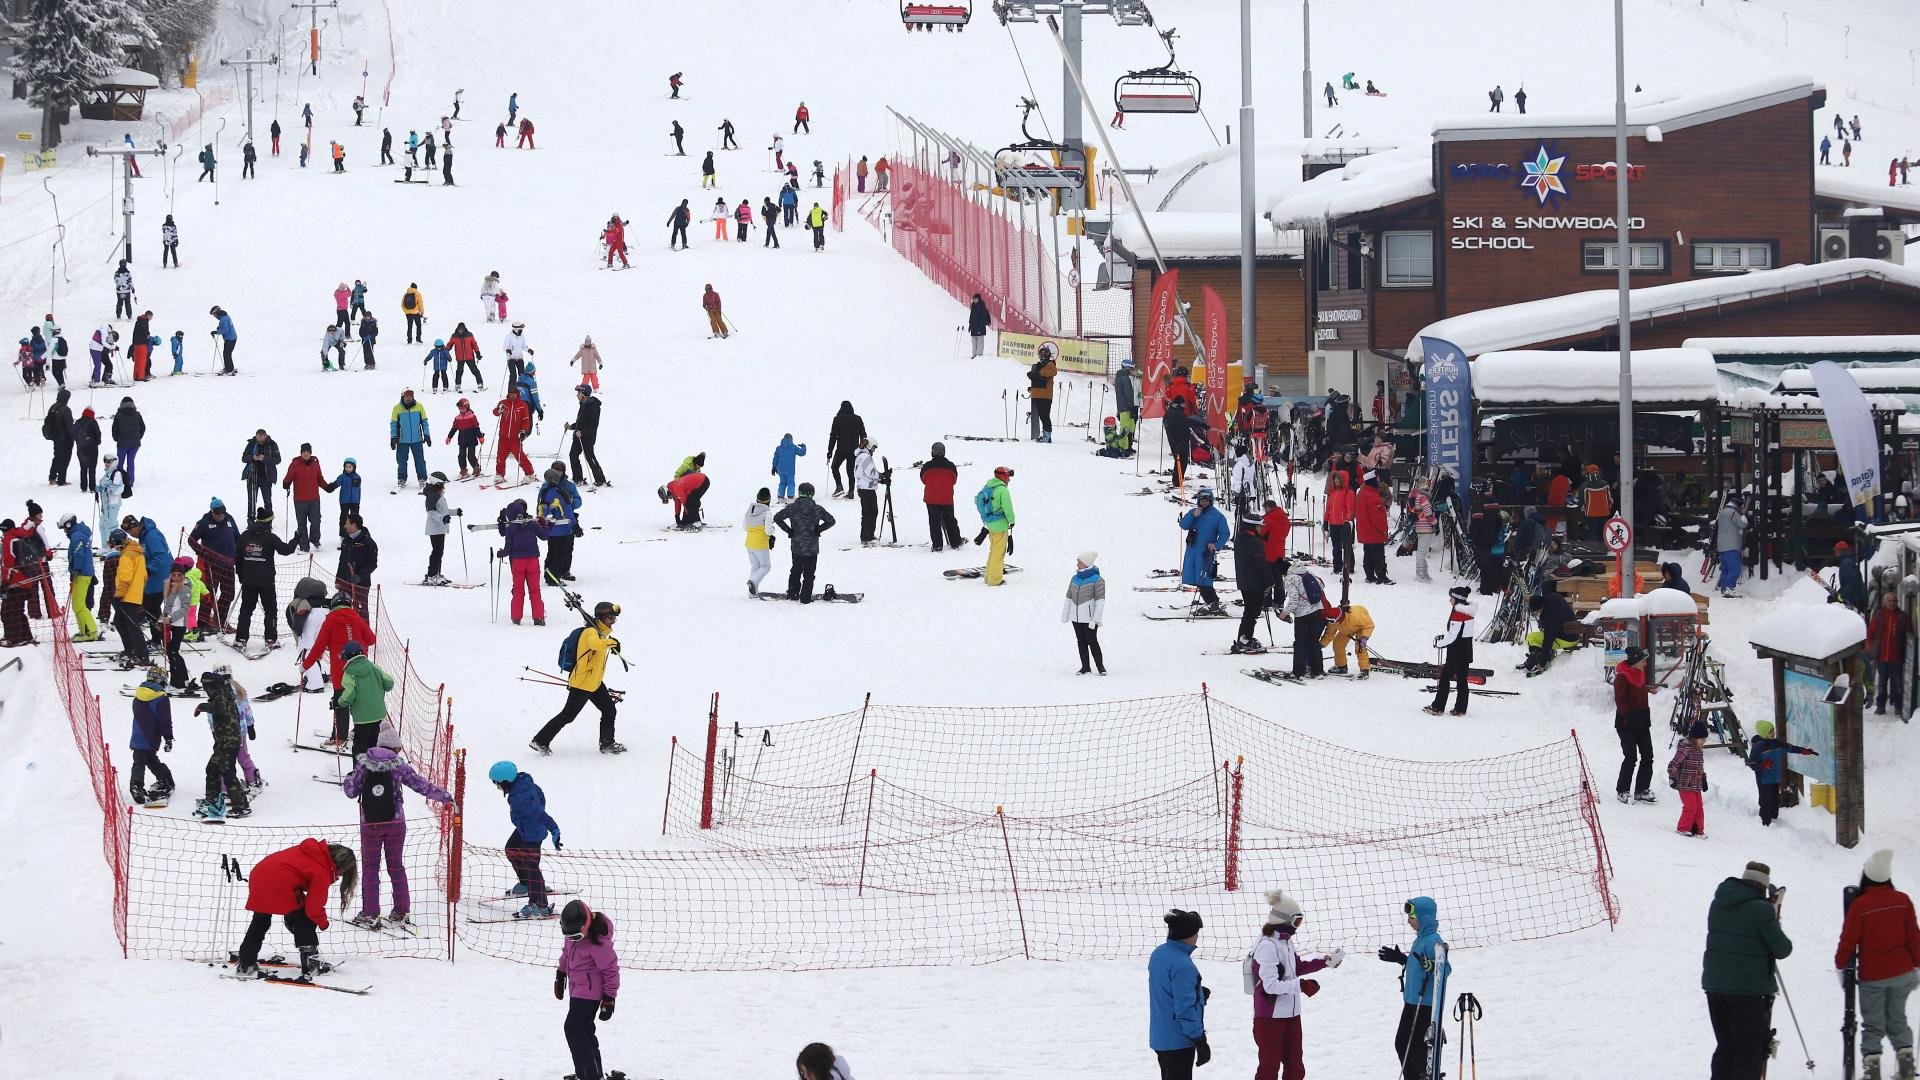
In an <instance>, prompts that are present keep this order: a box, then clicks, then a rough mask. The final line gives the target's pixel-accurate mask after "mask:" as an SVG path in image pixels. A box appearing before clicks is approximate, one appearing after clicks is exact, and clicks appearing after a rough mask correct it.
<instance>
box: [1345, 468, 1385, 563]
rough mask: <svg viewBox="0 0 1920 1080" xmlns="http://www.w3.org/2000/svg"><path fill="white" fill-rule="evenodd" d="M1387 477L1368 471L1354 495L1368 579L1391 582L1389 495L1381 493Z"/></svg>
mask: <svg viewBox="0 0 1920 1080" xmlns="http://www.w3.org/2000/svg"><path fill="white" fill-rule="evenodd" d="M1384 484H1385V479H1384V478H1383V477H1382V476H1381V475H1380V474H1379V473H1377V472H1376V473H1369V474H1367V480H1366V482H1365V483H1363V484H1361V485H1360V491H1359V493H1358V494H1356V495H1355V496H1354V500H1353V501H1354V517H1353V523H1354V531H1355V533H1356V534H1357V535H1358V537H1359V540H1360V559H1361V562H1360V565H1361V566H1362V567H1364V568H1365V570H1366V574H1367V581H1368V582H1370V583H1372V584H1374V585H1391V584H1393V581H1392V580H1391V579H1389V578H1388V577H1387V497H1386V496H1385V495H1383V494H1382V493H1381V489H1382V487H1383V485H1384Z"/></svg>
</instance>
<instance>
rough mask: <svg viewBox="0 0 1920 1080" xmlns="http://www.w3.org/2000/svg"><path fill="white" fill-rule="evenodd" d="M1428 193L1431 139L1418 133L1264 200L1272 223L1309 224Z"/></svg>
mask: <svg viewBox="0 0 1920 1080" xmlns="http://www.w3.org/2000/svg"><path fill="white" fill-rule="evenodd" d="M1431 194H1433V143H1432V141H1431V140H1428V139H1420V140H1417V141H1415V142H1412V143H1409V144H1407V145H1406V146H1402V147H1399V148H1397V149H1394V150H1385V151H1382V152H1380V153H1378V154H1369V155H1367V156H1366V157H1362V158H1355V159H1354V160H1352V161H1349V162H1347V164H1346V165H1345V166H1344V167H1342V168H1338V169H1330V170H1328V171H1327V172H1324V173H1321V174H1320V175H1319V176H1316V177H1314V178H1313V179H1311V180H1309V181H1307V182H1306V183H1304V184H1301V185H1299V186H1298V187H1296V188H1295V189H1293V191H1291V192H1289V193H1288V194H1285V195H1282V196H1280V197H1279V198H1277V199H1274V200H1273V201H1272V202H1269V203H1268V204H1267V208H1266V215H1267V217H1268V219H1269V220H1271V221H1272V222H1273V225H1274V227H1275V228H1279V229H1284V228H1287V227H1289V226H1299V225H1313V224H1317V223H1318V222H1321V221H1324V220H1327V219H1329V218H1341V217H1346V216H1348V215H1350V214H1361V213H1365V212H1367V211H1369V210H1378V209H1380V208H1382V207H1387V206H1394V205H1397V204H1399V203H1403V202H1407V201H1409V200H1412V199H1419V198H1424V197H1426V196H1428V195H1431Z"/></svg>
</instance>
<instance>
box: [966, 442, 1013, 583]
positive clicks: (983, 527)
mask: <svg viewBox="0 0 1920 1080" xmlns="http://www.w3.org/2000/svg"><path fill="white" fill-rule="evenodd" d="M1012 479H1013V470H1012V469H1009V468H1007V467H1006V466H1005V465H1002V466H1000V467H998V468H996V469H994V470H993V479H991V480H988V481H987V482H986V483H985V484H984V485H982V486H981V488H980V490H979V492H977V493H976V494H975V495H974V497H973V508H974V510H975V511H976V512H977V513H978V514H979V515H980V532H979V534H978V535H976V536H975V537H974V538H973V542H974V545H975V546H978V545H979V544H980V543H981V542H982V541H986V540H991V543H989V544H988V545H987V570H986V580H987V584H988V585H990V586H998V585H1001V584H1004V583H1005V582H1006V567H1007V549H1008V548H1010V547H1012V546H1013V523H1014V514H1013V492H1012V491H1011V490H1009V489H1008V488H1007V482H1008V481H1009V480H1012Z"/></svg>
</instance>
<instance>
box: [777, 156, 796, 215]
mask: <svg viewBox="0 0 1920 1080" xmlns="http://www.w3.org/2000/svg"><path fill="white" fill-rule="evenodd" d="M787 167H788V168H792V167H793V163H792V162H788V163H787ZM799 213H800V196H799V195H798V194H797V193H795V191H794V185H792V184H782V185H780V227H781V228H783V229H791V228H793V222H794V219H795V218H796V217H797V216H798V215H799Z"/></svg>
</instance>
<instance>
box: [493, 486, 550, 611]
mask: <svg viewBox="0 0 1920 1080" xmlns="http://www.w3.org/2000/svg"><path fill="white" fill-rule="evenodd" d="M494 527H495V528H496V529H498V530H499V532H500V535H501V536H502V537H504V539H503V540H501V542H500V558H503V559H505V560H507V565H508V567H509V568H510V572H511V574H512V577H513V604H512V606H511V608H510V609H509V613H510V614H511V616H512V617H513V625H515V626H519V625H520V617H521V612H522V611H523V610H524V609H525V607H526V605H527V598H528V597H527V594H529V593H531V594H532V603H533V625H535V626H545V625H547V605H546V602H545V601H544V600H542V599H541V597H540V541H542V540H545V539H547V537H548V535H549V534H550V533H551V532H552V523H551V522H550V521H548V520H547V519H546V518H545V517H542V516H539V515H536V514H534V513H533V512H532V511H531V510H529V509H528V508H527V500H525V499H515V500H513V501H512V502H510V503H508V504H507V505H506V508H505V509H503V510H501V511H500V516H499V519H498V520H497V521H496V522H495V523H494Z"/></svg>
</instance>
